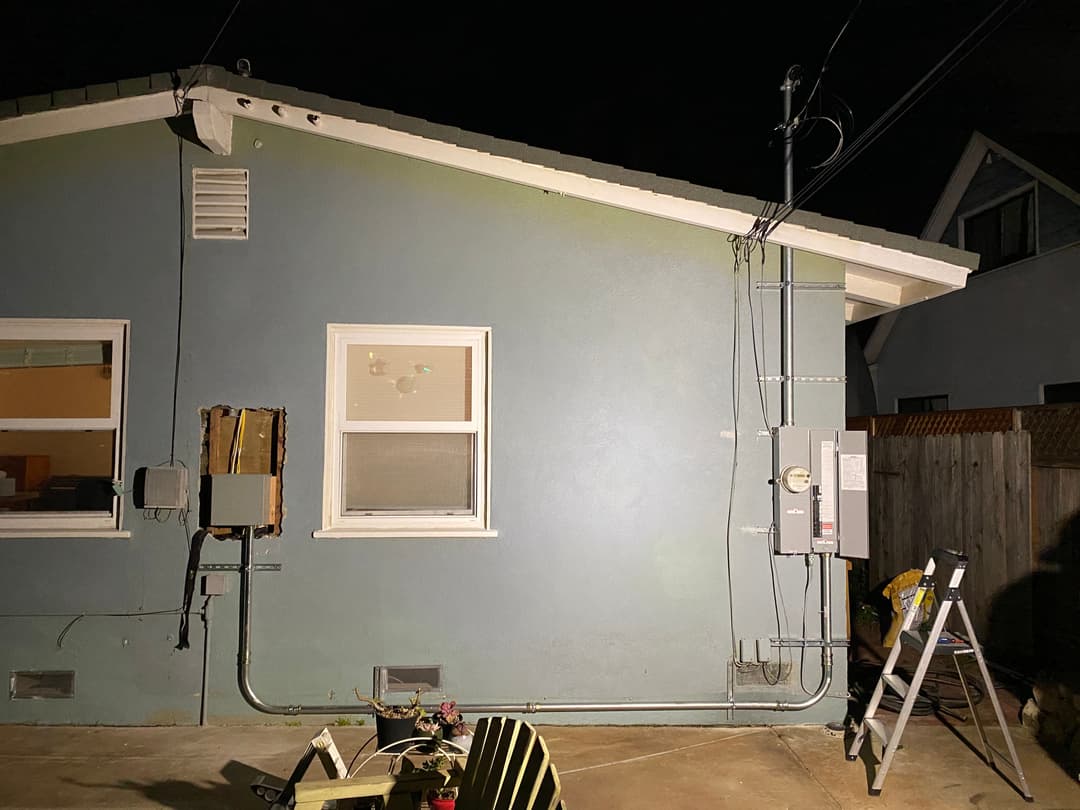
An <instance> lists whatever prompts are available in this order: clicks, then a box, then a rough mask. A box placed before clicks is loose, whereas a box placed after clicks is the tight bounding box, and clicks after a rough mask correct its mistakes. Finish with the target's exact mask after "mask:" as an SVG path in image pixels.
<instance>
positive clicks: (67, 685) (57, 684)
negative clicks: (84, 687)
mask: <svg viewBox="0 0 1080 810" xmlns="http://www.w3.org/2000/svg"><path fill="white" fill-rule="evenodd" d="M73 697H75V672H74V670H46V671H40V670H38V671H24V672H12V673H11V699H12V700H50V699H56V698H73Z"/></svg>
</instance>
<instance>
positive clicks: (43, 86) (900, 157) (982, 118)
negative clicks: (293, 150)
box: [0, 0, 1080, 233]
mask: <svg viewBox="0 0 1080 810" xmlns="http://www.w3.org/2000/svg"><path fill="white" fill-rule="evenodd" d="M997 4H998V0H864V2H863V3H862V6H861V7H860V8H859V10H858V12H857V13H856V15H855V17H854V20H853V21H852V23H851V25H850V27H849V28H848V30H847V32H846V34H845V35H844V37H843V39H842V40H841V42H840V44H839V46H838V47H837V49H836V51H835V53H834V55H833V58H832V60H831V63H830V66H829V70H828V72H827V74H826V77H825V82H824V87H825V91H826V92H825V93H823V94H822V95H821V99H822V101H823V103H824V108H823V111H824V112H825V113H835V111H836V110H838V109H839V104H838V102H836V101H834V100H833V99H834V95H839V96H840V97H842V98H843V99H844V100H845V101H846V102H847V104H848V105H849V106H850V107H851V109H852V110H853V112H854V130H851V129H850V127H849V133H848V140H849V142H850V141H851V140H853V139H854V138H855V137H857V136H858V134H859V133H861V132H862V131H863V130H865V128H866V127H867V126H868V125H869V124H870V123H871V122H872V121H873V120H874V119H875V118H877V116H878V115H879V114H880V113H881V112H883V111H884V110H885V109H886V108H888V107H889V106H890V105H891V104H892V103H893V102H894V101H896V99H898V98H899V97H900V96H901V95H902V94H903V93H904V92H905V91H906V90H907V89H908V88H909V87H910V86H911V85H913V84H914V83H915V82H916V81H917V80H918V79H919V78H920V77H921V76H922V75H923V74H924V73H925V72H926V71H927V70H928V69H929V68H930V67H931V66H932V65H933V64H934V63H936V62H937V61H938V60H939V59H940V58H941V57H942V56H943V55H944V54H945V53H946V52H947V51H948V50H949V49H950V48H952V47H953V45H955V44H956V43H957V42H959V40H960V39H961V38H962V37H963V36H964V35H965V34H966V33H967V32H968V31H970V30H971V28H973V27H974V26H975V24H976V23H978V22H979V20H981V19H982V18H983V17H984V16H986V15H987V14H988V13H989V12H990V11H991V10H992V9H993V8H994V7H996V6H997ZM342 5H343V6H344V5H345V4H342ZM854 5H855V0H843V1H842V2H841V1H840V0H807V1H806V2H801V3H791V4H784V3H779V2H773V3H753V2H750V3H746V2H743V3H726V2H721V3H716V4H714V6H715V7H716V9H717V10H715V11H711V12H708V13H705V12H702V11H700V10H690V9H680V8H678V7H677V6H675V5H670V4H668V5H665V4H657V3H653V4H648V5H645V6H642V7H641V10H640V11H631V10H630V8H631V6H630V5H629V4H624V5H623V6H621V7H618V9H619V10H618V11H617V12H614V11H608V12H605V13H601V12H599V11H593V10H591V7H589V6H586V5H579V6H576V7H575V6H570V7H566V8H561V9H560V8H557V7H555V6H539V5H537V6H524V5H518V6H502V7H500V8H501V9H502V10H501V11H496V12H492V11H483V10H479V9H477V10H475V11H474V10H469V9H466V8H464V7H462V6H453V7H451V8H450V9H449V10H448V11H443V12H431V11H426V10H424V9H423V7H422V6H417V5H415V4H400V8H401V9H402V10H401V11H398V12H387V11H386V9H385V8H384V7H382V6H379V7H373V6H361V5H359V4H350V5H349V6H348V10H345V9H343V8H339V7H338V6H337V5H336V4H318V3H301V2H259V1H258V0H241V3H240V6H239V9H238V10H237V12H236V14H235V16H234V17H233V19H232V21H231V23H230V24H229V26H228V28H227V29H226V31H225V33H224V35H223V36H222V37H221V39H220V41H219V42H218V44H217V46H216V47H215V49H214V51H213V53H212V54H211V56H210V58H209V60H208V61H210V62H213V63H216V64H221V65H225V66H227V67H230V68H231V67H233V66H234V65H235V63H236V60H237V58H239V57H246V58H248V59H250V60H251V63H252V66H253V70H254V75H255V76H256V77H257V78H263V79H266V80H268V81H272V82H278V83H282V84H288V85H293V86H297V87H301V88H303V89H306V90H311V91H315V92H322V93H326V94H328V95H331V96H335V97H338V98H343V99H349V100H353V101H358V102H361V103H364V104H369V105H372V106H377V107H384V108H387V109H392V110H395V111H397V112H401V113H406V114H410V115H415V116H419V117H422V118H426V119H429V120H432V121H436V122H439V123H444V124H450V125H454V126H459V127H462V128H465V129H470V130H474V131H478V132H483V133H486V134H490V135H495V136H499V137H504V138H510V139H513V140H519V141H525V142H528V143H530V144H532V145H535V146H541V147H545V148H550V149H556V150H559V151H561V152H566V153H570V154H576V155H582V156H585V157H589V158H592V159H594V160H600V161H604V162H610V163H616V164H619V165H623V166H627V167H630V168H634V169H639V170H643V171H648V172H653V173H656V174H660V175H666V176H670V177H677V178H681V179H686V180H691V181H694V182H698V183H702V184H704V185H709V186H714V187H717V188H722V189H724V190H726V191H733V192H739V193H744V194H753V195H755V196H759V197H772V198H775V197H777V196H778V195H779V192H780V169H779V164H780V160H779V155H778V154H777V151H776V147H775V145H774V146H773V147H772V148H770V140H771V138H772V132H771V130H772V128H773V127H774V126H775V125H776V124H777V123H778V122H779V117H780V110H779V103H780V102H779V93H778V87H779V84H780V81H781V79H782V78H783V75H784V73H785V71H786V69H787V67H788V66H789V65H791V64H793V63H799V64H802V65H803V66H804V67H805V70H806V75H807V79H808V81H807V82H806V83H804V85H803V87H802V88H801V90H802V93H801V94H800V95H799V96H798V97H797V99H796V105H797V106H801V101H802V99H803V98H804V97H805V93H806V92H807V91H808V90H809V88H810V85H811V84H812V83H813V81H812V80H813V78H814V77H815V76H816V75H817V72H818V69H819V68H820V65H821V61H822V58H823V56H824V53H825V51H826V49H827V48H828V46H829V43H830V42H831V41H832V39H833V37H834V36H835V34H836V32H837V31H838V30H839V28H840V26H841V25H842V24H843V22H844V20H845V19H846V18H847V16H848V14H849V12H850V11H851V9H852V7H853V6H854ZM232 6H233V0H222V1H220V2H199V3H189V4H181V5H172V6H168V7H166V6H164V5H155V4H151V3H146V2H139V3H123V2H117V3H80V4H72V5H70V6H66V5H58V4H50V3H40V4H38V5H37V6H33V7H29V8H23V9H21V10H18V11H8V12H5V13H4V18H5V21H6V23H7V24H6V25H5V26H4V27H5V28H6V29H7V31H8V32H9V34H14V37H13V39H14V41H15V42H16V43H17V45H16V47H14V48H5V49H3V50H2V53H0V68H2V70H0V97H3V98H10V97H14V96H18V95H26V94H31V93H38V92H47V91H49V90H51V89H61V88H66V87H73V86H81V85H85V84H89V83H94V82H102V81H110V80H113V79H117V78H123V77H128V76H137V75H143V74H147V73H151V72H160V71H168V70H170V69H173V68H175V67H180V66H187V65H190V64H194V63H196V62H198V61H199V59H200V58H201V57H202V55H203V53H204V52H205V50H206V48H207V47H208V46H209V44H210V42H211V40H212V39H213V37H214V34H215V33H216V32H217V31H218V29H219V27H220V25H221V23H222V22H223V21H224V20H225V17H226V16H227V15H228V12H229V10H230V9H231V8H232ZM728 6H732V8H728ZM613 8H616V7H613ZM1078 46H1080V3H1077V2H1074V0H1029V2H1028V3H1027V4H1026V5H1025V6H1023V7H1022V8H1021V10H1020V11H1019V12H1017V13H1016V14H1015V15H1014V16H1012V17H1011V18H1010V19H1009V20H1008V21H1007V22H1006V23H1005V24H1004V25H1003V26H1002V27H1001V28H1000V29H999V30H998V31H997V32H996V33H995V34H994V35H993V36H992V37H991V38H990V39H988V40H987V41H986V42H985V43H984V44H983V45H982V46H981V47H980V48H979V49H978V50H977V51H976V52H975V53H974V54H973V55H972V56H971V57H969V59H968V60H967V61H966V62H965V63H964V64H963V65H961V66H960V67H959V68H958V69H957V70H955V71H954V72H953V73H952V74H951V75H950V76H949V77H948V78H947V79H946V80H944V81H943V82H942V83H941V84H939V85H938V86H937V87H936V88H935V89H934V90H933V91H932V92H931V93H930V94H929V95H927V96H926V98H925V99H924V100H923V101H922V102H921V103H920V104H919V106H918V107H917V108H916V109H915V110H914V111H913V112H912V113H911V114H909V115H908V116H906V117H905V118H904V119H902V120H901V121H900V122H899V123H897V124H896V125H895V126H893V127H892V128H891V129H890V130H889V131H888V132H887V133H886V134H885V135H884V136H883V137H882V138H881V139H880V140H879V141H878V142H877V143H876V144H875V145H874V146H872V147H871V148H870V149H868V150H867V151H866V152H865V153H864V154H863V155H862V156H861V157H860V158H859V159H858V160H857V161H856V162H855V163H853V164H852V166H851V167H850V168H849V169H847V170H846V171H845V172H844V173H843V174H842V175H840V177H839V178H838V179H837V180H835V181H834V182H833V183H831V184H830V185H829V186H828V187H827V188H826V189H825V190H823V191H822V192H821V193H820V194H819V195H818V196H817V197H815V198H814V200H812V201H811V202H810V203H809V204H808V206H807V207H808V208H810V209H812V210H817V211H820V212H822V213H827V214H832V215H835V216H840V217H844V218H848V219H855V220H857V221H860V222H863V223H866V224H873V225H880V226H883V227H888V228H891V229H894V230H898V231H903V232H908V233H918V231H919V230H921V228H922V225H923V223H924V222H925V220H926V218H927V216H928V215H929V211H930V209H931V207H932V206H933V203H934V201H935V200H936V198H937V195H938V194H939V193H940V190H941V187H942V185H943V184H944V182H945V180H946V179H947V177H948V174H949V172H950V170H951V168H952V165H953V164H954V162H955V160H956V158H957V157H958V156H959V153H960V150H961V149H962V147H963V145H964V143H965V141H966V140H967V137H968V136H969V135H970V133H971V130H973V129H975V128H981V129H983V130H984V131H986V132H987V133H988V134H990V135H991V136H992V137H996V138H998V139H999V140H1001V141H1002V142H1003V143H1005V145H1006V146H1008V145H1009V143H1010V141H1013V142H1014V143H1018V142H1020V141H1021V140H1024V141H1026V140H1028V139H1029V137H1030V136H1066V135H1072V134H1075V133H1077V130H1078V129H1080V126H1078V122H1080V99H1078V97H1080V80H1078V79H1077V67H1076V64H1075V62H1076V60H1077V57H1078V55H1080V47H1078ZM827 130H828V127H826V126H819V127H818V128H817V129H816V130H815V131H814V132H811V133H810V135H809V137H807V138H806V139H805V140H803V141H802V142H800V144H799V145H798V150H799V151H798V155H797V159H796V162H797V165H799V166H800V171H799V177H798V181H797V182H798V184H800V185H801V184H803V183H805V182H806V181H807V180H808V179H809V178H810V176H812V172H808V171H807V170H806V168H805V167H806V166H808V165H810V164H811V163H814V162H817V160H820V159H822V158H823V157H825V156H826V155H827V154H828V153H829V152H831V150H832V146H833V141H831V140H830V138H829V137H828V135H827ZM1051 140H1053V138H1051ZM1026 157H1028V159H1029V160H1031V161H1032V162H1034V163H1036V165H1038V164H1039V163H1040V159H1039V156H1038V155H1026ZM1054 159H1055V158H1054V157H1053V156H1049V155H1048V156H1046V160H1045V161H1044V162H1047V163H1049V164H1050V165H1048V166H1047V168H1052V166H1053V163H1054Z"/></svg>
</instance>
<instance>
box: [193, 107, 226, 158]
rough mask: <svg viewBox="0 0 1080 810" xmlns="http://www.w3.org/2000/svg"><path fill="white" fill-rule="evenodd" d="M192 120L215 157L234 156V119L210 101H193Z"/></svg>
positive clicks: (197, 131) (204, 143)
mask: <svg viewBox="0 0 1080 810" xmlns="http://www.w3.org/2000/svg"><path fill="white" fill-rule="evenodd" d="M191 118H192V120H194V121H195V132H196V133H197V134H198V136H199V140H200V141H202V142H203V145H204V146H206V148H207V149H209V150H210V151H211V152H213V153H214V154H215V155H231V154H232V131H233V117H232V116H231V115H226V114H225V113H223V112H222V111H221V110H219V109H218V108H217V107H215V106H214V105H213V104H211V103H210V102H208V101H200V100H199V99H192V102H191Z"/></svg>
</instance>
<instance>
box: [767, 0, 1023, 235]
mask: <svg viewBox="0 0 1080 810" xmlns="http://www.w3.org/2000/svg"><path fill="white" fill-rule="evenodd" d="M1027 1H1028V0H1002V2H1001V3H999V4H998V5H997V6H996V7H995V8H994V9H993V10H992V11H991V12H990V13H989V14H988V15H987V16H986V17H984V18H983V19H982V20H981V21H980V22H979V23H978V24H977V25H976V26H975V27H974V28H973V29H972V30H971V31H970V32H969V33H968V34H967V35H966V36H965V37H964V38H963V39H961V40H960V42H959V43H957V44H956V45H955V46H954V47H953V48H952V50H950V51H949V52H948V53H947V54H945V56H944V57H942V58H941V60H940V61H938V62H937V64H935V65H934V66H933V67H932V68H931V69H930V70H929V71H928V72H927V73H926V74H925V75H923V77H922V78H921V79H919V80H918V81H917V82H916V83H915V84H914V85H913V86H912V87H911V89H910V90H908V91H907V92H906V93H904V95H903V96H901V97H900V98H899V99H898V100H897V101H896V102H895V103H894V104H893V105H892V106H891V107H889V108H888V109H887V110H885V112H883V113H882V114H881V115H880V116H879V117H878V118H877V120H875V121H874V122H873V123H872V124H871V125H870V126H869V127H867V129H866V130H865V131H864V132H863V133H862V134H860V135H859V136H858V137H857V138H856V139H855V140H854V141H853V142H852V143H851V145H850V146H848V147H847V148H846V149H844V148H843V127H842V126H841V124H840V122H838V121H837V120H835V119H832V118H829V117H827V116H813V117H810V118H802V119H801V120H800V116H803V115H804V113H805V111H806V110H807V108H808V107H809V104H810V102H811V101H812V100H813V98H814V96H815V95H816V94H817V93H818V90H819V88H820V86H821V75H823V74H824V71H825V67H826V65H827V63H828V58H829V56H830V55H831V54H832V51H833V48H835V47H836V42H837V41H839V39H840V36H841V35H842V34H843V33H844V31H845V30H846V29H847V26H848V24H849V23H850V22H851V17H852V16H853V15H854V13H855V10H857V9H858V5H856V7H855V9H853V10H852V12H851V15H849V17H848V20H847V22H845V23H844V26H843V28H841V29H840V34H838V35H837V37H836V40H834V42H833V44H832V46H831V47H830V48H829V51H828V54H827V55H826V57H825V62H826V65H823V66H822V71H821V75H819V76H818V80H817V81H816V82H815V83H814V87H813V89H812V90H811V93H810V96H809V97H808V98H807V101H806V103H805V104H804V105H803V108H802V111H800V113H799V114H798V115H796V116H795V117H794V118H793V119H792V120H791V121H785V122H784V123H783V124H782V125H781V128H782V129H784V130H785V131H786V130H787V129H788V127H789V126H790V127H792V128H793V130H792V131H793V132H797V131H798V129H799V126H800V125H801V123H803V122H805V121H811V120H813V121H816V120H823V121H828V122H829V123H830V124H831V125H832V126H834V127H836V128H837V129H838V130H839V134H840V143H839V147H838V148H837V149H836V150H835V151H834V152H833V155H832V156H831V157H829V158H827V159H826V160H825V161H824V162H823V163H821V164H818V166H821V167H824V171H822V172H821V173H820V174H818V175H816V176H815V177H814V178H813V179H811V180H810V182H808V183H807V184H806V185H805V186H804V187H803V188H802V189H800V190H799V191H798V192H797V193H796V194H795V195H794V196H793V197H792V199H791V200H790V201H789V202H786V203H784V204H782V205H775V206H772V207H771V209H770V210H767V211H766V212H763V214H762V215H760V216H759V217H758V218H757V219H756V220H755V222H754V224H753V225H752V226H751V228H750V230H749V231H748V232H747V233H746V238H747V239H749V240H751V241H756V242H761V243H764V242H765V240H767V239H768V238H769V236H770V235H771V234H772V232H773V231H774V230H776V228H777V227H778V226H779V225H780V224H781V223H783V222H784V221H785V220H786V219H787V218H788V217H789V216H791V214H792V213H793V212H795V211H796V210H798V209H799V208H801V207H802V206H803V205H804V204H805V203H806V202H807V201H808V200H809V199H810V198H811V197H813V196H814V194H816V193H817V192H818V191H820V190H821V189H822V188H823V187H824V186H825V185H826V184H827V183H829V182H830V181H831V180H832V179H833V178H834V177H836V175H837V174H839V173H840V172H841V171H843V170H844V169H845V168H846V167H847V166H848V165H850V164H851V162H852V161H853V160H855V158H857V157H858V156H859V155H861V154H862V153H863V152H864V151H865V150H866V149H867V148H868V147H869V146H870V145H871V144H872V143H873V142H874V141H876V140H877V139H878V138H880V137H881V136H882V135H883V134H885V132H886V131H888V129H889V128H890V127H892V126H893V125H894V124H895V123H896V122H897V121H899V120H900V119H901V118H902V117H903V116H904V115H905V114H907V113H908V112H909V111H910V110H911V109H912V108H913V107H914V106H915V105H916V104H917V103H918V102H919V101H921V100H922V98H923V97H924V96H925V95H926V94H927V93H929V92H930V91H931V90H932V89H933V88H934V87H936V86H937V85H938V84H939V83H940V82H941V81H942V80H943V79H944V78H945V77H946V76H948V75H949V74H950V73H951V72H952V71H953V70H954V69H955V68H956V67H958V66H959V65H960V63H961V62H963V61H964V60H965V59H966V58H967V57H968V56H970V55H971V53H972V52H973V51H975V49H977V48H978V47H979V45H981V44H982V43H983V42H984V41H985V40H986V39H987V38H988V37H989V36H990V35H991V34H993V33H994V32H995V31H996V30H997V29H998V28H1000V27H1001V26H1002V25H1003V24H1004V23H1005V21H1006V20H1008V19H1009V18H1010V17H1011V16H1012V15H1013V14H1015V13H1016V12H1017V11H1019V10H1020V8H1021V7H1023V6H1024V5H1025V4H1026V3H1027Z"/></svg>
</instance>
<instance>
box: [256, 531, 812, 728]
mask: <svg viewBox="0 0 1080 810" xmlns="http://www.w3.org/2000/svg"><path fill="white" fill-rule="evenodd" d="M252 544H253V538H252V532H251V531H250V530H249V531H248V532H247V533H246V534H245V535H244V538H243V540H241V562H240V654H239V656H238V667H237V683H238V684H239V686H240V694H241V695H243V696H244V700H246V701H247V702H248V704H249V705H250V706H251V707H252V708H253V709H257V710H258V711H260V712H263V713H265V714H283V715H298V714H342V713H345V714H371V708H370V707H363V706H358V707H355V708H353V707H345V706H342V705H340V704H334V705H328V706H318V705H275V704H272V703H267V702H266V701H264V700H263V699H262V698H260V697H259V696H258V695H256V694H255V690H254V689H253V688H252V686H251V584H252V574H253V572H254V564H253V562H252ZM821 556H822V560H821V638H822V641H823V645H822V648H821V682H820V683H819V684H818V688H817V689H816V690H815V691H814V693H813V694H812V695H810V696H809V697H807V698H806V699H805V700H800V701H797V702H787V701H767V700H766V701H761V700H751V701H738V700H720V701H662V702H654V703H636V702H630V701H621V702H614V703H539V702H537V703H472V704H464V703H459V704H458V708H459V709H460V710H461V711H463V712H472V713H474V714H488V713H491V714H535V713H537V712H672V711H774V712H797V711H802V710H803V709H809V708H810V707H811V706H814V705H816V704H817V703H819V702H820V701H821V699H822V698H824V697H825V695H826V694H827V693H828V691H829V687H830V686H832V680H833V651H832V641H833V637H832V570H831V569H832V554H823V555H821Z"/></svg>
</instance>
